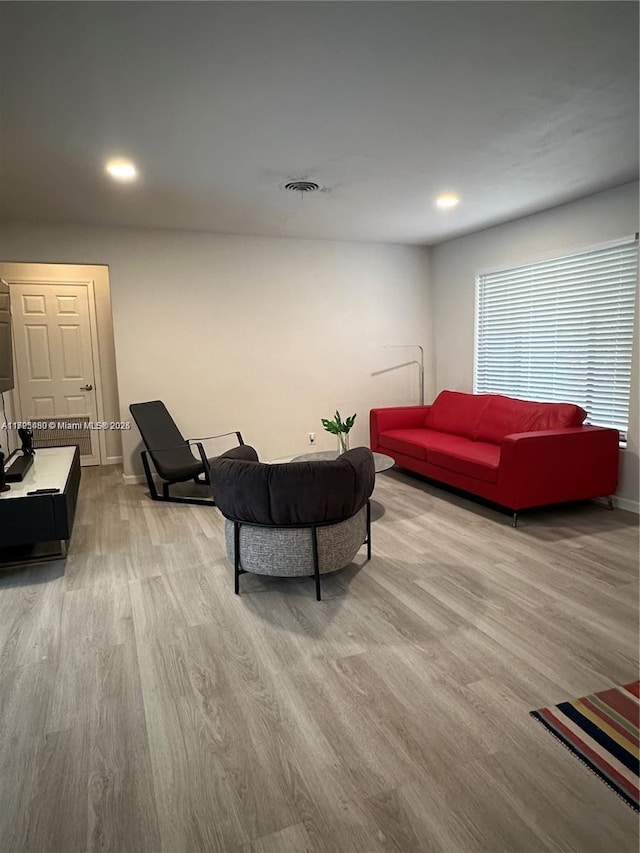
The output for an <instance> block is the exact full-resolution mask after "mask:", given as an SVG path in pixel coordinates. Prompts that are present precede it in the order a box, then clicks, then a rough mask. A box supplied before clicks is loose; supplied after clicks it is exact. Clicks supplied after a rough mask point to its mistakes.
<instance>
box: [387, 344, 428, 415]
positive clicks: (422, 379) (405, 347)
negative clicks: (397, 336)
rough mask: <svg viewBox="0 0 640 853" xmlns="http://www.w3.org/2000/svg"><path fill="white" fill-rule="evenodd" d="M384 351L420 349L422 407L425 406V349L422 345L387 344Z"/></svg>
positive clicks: (419, 365)
mask: <svg viewBox="0 0 640 853" xmlns="http://www.w3.org/2000/svg"><path fill="white" fill-rule="evenodd" d="M382 348H383V349H419V350H420V362H419V364H418V368H419V371H420V374H419V375H420V405H421V406H424V348H423V347H422V346H420V344H385V345H384V346H383V347H382Z"/></svg>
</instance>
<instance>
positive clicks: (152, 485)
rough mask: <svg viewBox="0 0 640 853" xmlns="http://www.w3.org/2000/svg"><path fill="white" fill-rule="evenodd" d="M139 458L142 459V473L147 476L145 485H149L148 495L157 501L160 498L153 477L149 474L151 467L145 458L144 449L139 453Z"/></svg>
mask: <svg viewBox="0 0 640 853" xmlns="http://www.w3.org/2000/svg"><path fill="white" fill-rule="evenodd" d="M140 458H141V459H142V467H143V468H144V475H145V477H146V478H147V486H148V487H149V495H150V496H151V500H153V501H159V500H162V498H161V497H160V495H159V494H158V492H157V489H156V484H155V483H154V482H153V477H152V476H151V468H150V467H149V460H148V459H147V453H146V451H145V450H143V451H142V453H141V454H140Z"/></svg>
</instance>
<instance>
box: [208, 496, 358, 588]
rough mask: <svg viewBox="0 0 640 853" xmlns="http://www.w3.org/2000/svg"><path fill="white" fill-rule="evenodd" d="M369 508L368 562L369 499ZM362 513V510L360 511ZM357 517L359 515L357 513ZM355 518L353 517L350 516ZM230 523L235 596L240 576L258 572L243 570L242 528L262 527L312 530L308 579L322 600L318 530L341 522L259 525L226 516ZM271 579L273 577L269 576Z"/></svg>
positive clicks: (268, 528) (267, 528)
mask: <svg viewBox="0 0 640 853" xmlns="http://www.w3.org/2000/svg"><path fill="white" fill-rule="evenodd" d="M366 507H367V538H366V539H365V540H364V542H363V543H362V544H363V545H366V546H367V561H369V560H371V501H370V500H369V499H368V500H367V503H366ZM358 512H360V510H358ZM355 514H356V515H357V513H355ZM350 517H351V518H353V516H350ZM225 518H227V520H228V521H231V522H232V524H233V557H234V560H233V569H234V584H235V594H236V595H240V575H251V574H257V572H247V571H246V570H245V569H243V568H241V560H240V528H241V527H243V526H245V527H262V528H264V529H266V530H295V529H303V530H306V529H310V530H311V548H312V553H313V574H312V575H308V577H310V578H313V579H314V580H315V584H316V601H321V600H322V593H321V589H320V577H321V574H320V560H319V558H318V528H319V527H333V526H334V525H336V524H340V521H322V522H316V523H311V524H307V523H302V524H257V523H255V522H249V521H242V520H240V519H237V518H229V517H228V516H225ZM342 521H348V519H346V518H344V519H342ZM269 577H272V576H271V575H269ZM285 577H296V575H286V576H285ZM297 577H304V575H298V576H297Z"/></svg>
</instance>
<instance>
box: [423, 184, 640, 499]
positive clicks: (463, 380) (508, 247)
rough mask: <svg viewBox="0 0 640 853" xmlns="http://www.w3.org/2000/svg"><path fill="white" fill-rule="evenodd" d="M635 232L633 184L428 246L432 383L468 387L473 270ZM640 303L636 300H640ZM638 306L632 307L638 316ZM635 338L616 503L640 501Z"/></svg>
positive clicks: (470, 382)
mask: <svg viewBox="0 0 640 853" xmlns="http://www.w3.org/2000/svg"><path fill="white" fill-rule="evenodd" d="M637 231H638V184H637V183H632V184H626V185H624V186H622V187H618V188H617V189H614V190H609V191H607V192H603V193H598V194H597V195H593V196H590V197H589V198H585V199H582V200H580V201H576V202H573V203H571V204H566V205H562V206H561V207H556V208H553V209H552V210H547V211H544V212H543V213H537V214H535V215H533V216H527V217H525V218H523V219H518V220H516V221H514V222H509V223H507V224H506V225H499V226H497V227H495V228H489V229H487V230H486V231H480V232H477V233H475V234H471V235H469V236H467V237H460V238H459V239H457V240H451V241H449V242H447V243H441V244H440V245H438V246H435V247H433V248H432V250H431V259H430V260H431V279H430V280H431V289H432V291H431V292H432V302H433V328H434V350H435V377H434V378H435V387H436V390H437V391H440V390H442V389H443V388H452V389H456V390H459V391H471V390H472V386H473V354H474V312H475V277H476V275H477V274H478V273H479V272H483V271H485V270H490V269H496V268H500V267H502V266H504V267H508V266H512V265H517V264H524V263H527V262H528V261H532V260H536V259H540V258H544V257H552V256H553V255H554V254H562V253H565V252H571V251H572V250H574V249H579V248H583V247H587V246H589V245H595V244H598V243H603V242H606V241H608V240H614V239H617V238H619V237H625V236H629V235H632V234H634V233H636V232H637ZM639 304H640V303H639ZM637 320H638V312H636V323H637ZM638 361H639V359H638V334H637V332H636V337H635V344H634V364H633V373H632V396H631V411H630V429H629V445H628V447H627V449H626V450H625V451H623V453H622V462H621V468H620V486H619V489H618V495H619V496H620V497H621V498H622V499H623V500H622V501H621V505H623V506H627V507H628V508H635V509H636V510H637V508H638V489H639V485H638V480H639V477H638V447H639V431H640V425H639V401H638V397H639V388H640V381H639V365H638Z"/></svg>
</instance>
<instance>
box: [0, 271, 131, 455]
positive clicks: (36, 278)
mask: <svg viewBox="0 0 640 853" xmlns="http://www.w3.org/2000/svg"><path fill="white" fill-rule="evenodd" d="M44 266H55V267H86V266H93V265H87V264H46V263H42V262H36V263H34V264H30V263H29V262H28V261H24V262H6V263H5V262H1V263H0V275H2V277H3V278H4V279H5V281H8V283H9V287H11V281H14V282H15V283H16V284H37V285H39V286H45V287H53V286H56V287H60V286H62V287H64V286H65V285H70V286H76V287H78V286H86V288H87V301H88V304H89V331H90V336H91V357H92V361H93V373H94V380H93V381H94V389H95V395H96V409H97V414H98V420H99V421H103V422H104V421H106V420H107V418H106V417H105V402H104V394H103V385H104V381H103V373H102V364H101V360H100V346H99V342H100V335H99V324H98V309H97V303H96V288H95V282H94V280H93V279H91V278H87V277H85V276H83V275H79V277H78V279H77V280H72V279H70V278H66V279H65V278H63V277H61V278H60V279H56V280H55V281H52V279H51V277H50V276H45V274H44V271H41V272H40V274H36V275H32V274H30V273H29V271H28V269H27V268H28V267H44ZM100 266H101V267H102V268H103V269H104V270H106V275H107V288H108V267H106V266H103V265H100ZM7 267H10V268H12V269H11V270H9V269H7ZM20 267H22V268H23V269H24V273H23V274H20V272H19V268H20ZM3 268H4V269H3ZM107 292H108V290H107ZM109 305H110V299H109ZM13 362H14V376H15V379H16V384H15V388H14V389H12V390H11V391H10V392H9V394H10V400H11V410H12V412H13V420H14V421H20V420H22V417H21V413H22V409H21V403H20V392H19V388H18V371H17V369H16V363H15V343H14V347H13ZM97 432H98V457H99V458H98V465H110V464H114V463H117V462H121V461H122V456H120V457H114V456H109V455H108V449H107V436H106V430H97ZM94 464H95V463H94Z"/></svg>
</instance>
